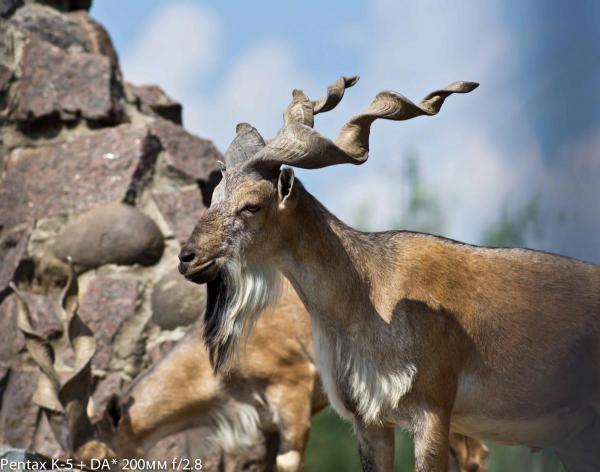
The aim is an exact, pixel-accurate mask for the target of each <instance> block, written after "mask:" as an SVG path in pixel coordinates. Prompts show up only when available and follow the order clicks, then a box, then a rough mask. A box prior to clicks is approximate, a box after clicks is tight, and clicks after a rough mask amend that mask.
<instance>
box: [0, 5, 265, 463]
mask: <svg viewBox="0 0 600 472" xmlns="http://www.w3.org/2000/svg"><path fill="white" fill-rule="evenodd" d="M90 3H91V2H90V0H46V1H35V0H26V1H22V0H0V332H2V343H0V444H5V445H7V446H12V447H15V448H21V449H30V450H32V449H34V450H35V451H36V452H39V453H41V454H45V455H49V456H57V455H61V454H64V453H65V451H63V450H62V449H61V447H60V445H59V442H57V441H56V439H55V438H54V435H53V433H52V432H51V430H50V426H49V425H48V422H47V421H46V419H45V416H44V415H42V414H40V409H39V407H38V406H37V405H36V404H35V402H34V401H33V400H32V395H33V391H34V389H35V385H36V382H37V375H38V370H37V368H36V366H34V364H33V362H32V361H31V359H30V358H29V356H28V354H27V352H26V350H25V347H24V339H23V337H22V335H21V334H20V332H19V330H18V328H17V325H16V302H15V298H16V297H15V295H14V294H13V293H12V291H11V289H10V288H9V283H10V282H11V281H12V282H14V283H15V284H16V285H17V286H18V287H19V289H20V290H21V291H22V293H23V295H24V297H25V298H26V300H27V301H28V304H29V306H30V309H31V316H32V322H33V324H34V325H35V326H36V328H37V330H38V331H39V332H41V333H42V334H43V335H44V336H46V337H47V338H48V339H49V340H50V342H51V343H52V345H53V347H54V349H55V351H56V352H57V355H58V357H57V364H56V365H57V370H59V371H65V370H68V367H69V365H70V364H72V362H73V359H72V356H73V355H72V351H71V350H70V349H68V340H67V339H66V335H65V333H66V326H65V320H64V319H62V311H61V310H60V307H59V306H58V299H59V292H60V289H61V287H62V286H63V285H64V283H65V279H66V276H67V264H66V262H65V261H66V259H67V257H69V256H70V257H71V258H72V259H73V261H74V264H75V267H76V270H77V272H78V274H79V276H78V282H79V286H80V290H79V294H80V298H79V303H80V308H79V315H80V316H81V318H82V319H83V320H84V321H85V322H86V323H87V324H88V325H89V326H90V328H91V329H92V330H93V331H94V333H95V336H96V340H97V354H96V356H95V357H94V360H93V363H92V368H93V375H94V392H93V405H94V411H93V414H94V415H98V414H101V412H102V411H103V408H104V405H105V404H106V402H107V399H108V398H109V397H110V396H111V395H112V394H114V393H118V392H119V390H121V389H124V388H126V387H127V385H128V384H129V383H130V382H131V381H132V380H133V379H135V377H136V376H137V375H138V374H139V373H140V372H141V371H142V370H143V369H145V368H146V367H148V366H149V365H150V364H151V363H152V362H154V361H155V360H157V359H158V358H159V357H160V356H162V355H164V353H165V352H167V351H168V348H169V347H171V346H172V344H173V340H174V339H175V340H176V338H177V336H182V335H183V334H184V333H185V327H186V326H188V325H189V324H190V323H191V322H192V321H193V320H194V319H195V318H196V317H197V316H199V315H200V314H201V313H202V309H203V304H204V303H205V291H204V288H203V287H198V286H195V285H192V284H189V283H188V282H186V281H185V280H184V279H183V278H181V277H179V276H178V274H177V273H176V272H174V271H175V268H176V266H177V253H178V251H179V249H180V244H181V242H183V241H184V240H185V239H186V238H187V236H188V235H189V233H190V232H191V230H192V228H193V227H194V225H195V222H196V221H197V219H198V217H199V215H201V214H202V212H204V211H205V209H206V205H207V203H208V202H209V201H210V195H211V193H212V189H213V188H214V186H215V185H216V183H217V182H218V180H219V178H220V172H219V171H218V165H217V160H218V159H222V156H221V154H220V152H219V151H218V150H217V149H216V148H215V146H214V145H213V144H212V143H211V142H210V141H209V140H207V139H203V138H200V137H197V136H194V135H193V134H191V133H189V132H188V131H186V130H185V129H184V128H182V126H181V123H182V107H181V105H180V104H179V103H177V102H175V101H174V100H173V99H171V98H169V96H168V95H167V94H166V93H165V92H164V91H162V90H161V89H160V88H159V87H157V86H154V85H133V84H129V83H126V82H124V80H123V78H122V74H121V71H120V68H119V62H118V57H117V54H116V52H115V50H114V47H113V45H112V42H111V40H110V37H109V35H108V34H107V32H106V31H105V30H104V28H103V27H102V26H101V25H99V24H98V23H96V22H95V21H94V20H93V19H91V18H90V17H89V15H88V13H87V10H88V9H89V7H90ZM167 331H168V332H167ZM61 434H63V433H61ZM201 440H202V433H201V432H198V431H196V430H194V431H190V432H186V433H182V434H178V435H175V436H173V437H170V438H168V439H167V440H164V441H162V442H161V443H159V444H158V445H157V446H156V448H154V449H153V454H154V456H156V458H160V459H164V458H165V457H166V455H169V454H175V455H177V456H178V457H181V456H188V457H191V458H193V457H194V456H195V455H197V452H196V449H195V448H194V444H195V443H199V442H200V441H201ZM253 454H254V457H255V459H253V462H252V463H253V464H256V456H257V454H258V455H259V456H260V451H258V452H257V451H254V452H253ZM202 459H204V461H205V468H204V469H203V470H217V468H218V465H219V462H220V458H219V457H203V458H202ZM238 462H239V464H240V465H239V466H236V467H237V470H242V469H243V468H244V464H246V465H247V464H248V462H247V461H245V459H243V457H242V458H241V459H240V460H239V461H238ZM246 469H247V467H246ZM251 469H252V470H255V469H256V466H255V465H252V466H251ZM247 470H250V469H247Z"/></svg>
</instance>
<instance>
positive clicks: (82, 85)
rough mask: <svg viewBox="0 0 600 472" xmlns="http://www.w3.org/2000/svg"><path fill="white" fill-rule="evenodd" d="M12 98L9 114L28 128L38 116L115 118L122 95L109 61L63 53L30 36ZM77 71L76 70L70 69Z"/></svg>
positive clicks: (112, 120) (114, 120) (108, 120)
mask: <svg viewBox="0 0 600 472" xmlns="http://www.w3.org/2000/svg"><path fill="white" fill-rule="evenodd" d="M20 68H21V79H20V80H19V83H18V103H17V105H16V107H15V111H14V113H13V114H12V118H14V119H16V120H17V121H18V122H19V123H21V126H22V127H24V126H25V125H26V126H27V127H32V126H34V125H35V124H36V123H39V122H40V121H41V120H44V122H48V121H50V120H53V121H56V120H62V121H75V120H78V119H80V118H84V119H87V120H91V121H98V122H101V123H118V122H120V121H122V119H123V117H124V112H123V109H122V107H121V104H120V102H119V100H120V98H121V97H122V95H123V91H122V88H121V85H120V83H119V82H118V81H117V80H115V77H116V76H115V73H116V71H115V65H114V64H113V63H112V62H111V61H110V59H109V58H108V57H106V56H102V55H99V54H89V53H85V52H72V53H69V52H66V51H64V50H62V49H60V48H58V47H56V46H53V45H52V44H50V43H48V42H46V41H42V40H40V39H38V38H37V37H36V36H35V35H32V36H31V37H30V38H29V40H28V41H27V42H26V44H25V45H24V49H23V54H22V57H21V65H20ZM73 71H77V73H76V74H75V73H73Z"/></svg>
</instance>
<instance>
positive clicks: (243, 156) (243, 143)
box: [225, 123, 265, 169]
mask: <svg viewBox="0 0 600 472" xmlns="http://www.w3.org/2000/svg"><path fill="white" fill-rule="evenodd" d="M235 132H236V135H235V138H234V139H233V141H232V142H231V144H230V145H229V147H228V148H227V151H225V165H226V167H227V168H230V169H232V168H234V167H238V166H239V165H241V164H243V163H244V162H246V161H248V160H250V158H252V157H253V156H254V155H255V154H256V153H257V152H258V151H260V150H261V149H262V148H264V147H265V140H264V139H263V137H262V136H261V135H260V133H259V132H258V131H257V130H256V128H254V127H252V126H250V125H249V124H248V123H239V124H238V125H237V126H236V128H235Z"/></svg>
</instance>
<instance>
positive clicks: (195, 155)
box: [151, 120, 223, 182]
mask: <svg viewBox="0 0 600 472" xmlns="http://www.w3.org/2000/svg"><path fill="white" fill-rule="evenodd" d="M151 129H152V132H153V133H155V134H156V136H157V137H158V139H160V142H161V143H162V145H163V148H164V149H165V151H167V153H168V156H167V159H166V161H167V165H168V166H169V167H170V168H171V169H172V170H173V171H175V172H177V173H179V174H180V175H183V176H184V177H186V178H188V179H190V180H198V181H201V182H208V181H209V180H210V179H212V178H215V177H216V176H218V175H220V171H219V167H218V164H217V161H218V160H222V159H223V157H222V155H221V153H220V152H219V151H218V150H217V148H216V147H215V146H214V144H213V143H212V142H211V141H209V140H207V139H202V138H199V137H197V136H194V135H193V134H190V133H188V132H187V131H186V130H184V129H183V128H182V127H181V126H177V125H175V124H173V123H171V122H170V121H166V120H158V121H156V123H154V124H153V125H152V127H151ZM213 174H216V175H215V176H213Z"/></svg>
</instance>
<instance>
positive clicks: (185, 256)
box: [179, 248, 196, 262]
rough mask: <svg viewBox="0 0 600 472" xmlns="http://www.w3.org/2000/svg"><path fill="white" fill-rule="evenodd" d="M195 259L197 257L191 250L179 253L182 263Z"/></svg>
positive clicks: (183, 250)
mask: <svg viewBox="0 0 600 472" xmlns="http://www.w3.org/2000/svg"><path fill="white" fill-rule="evenodd" d="M194 257H196V255H195V254H194V253H193V252H192V251H190V250H189V249H185V248H183V249H182V250H181V251H179V260H180V261H181V262H192V261H193V260H194Z"/></svg>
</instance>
